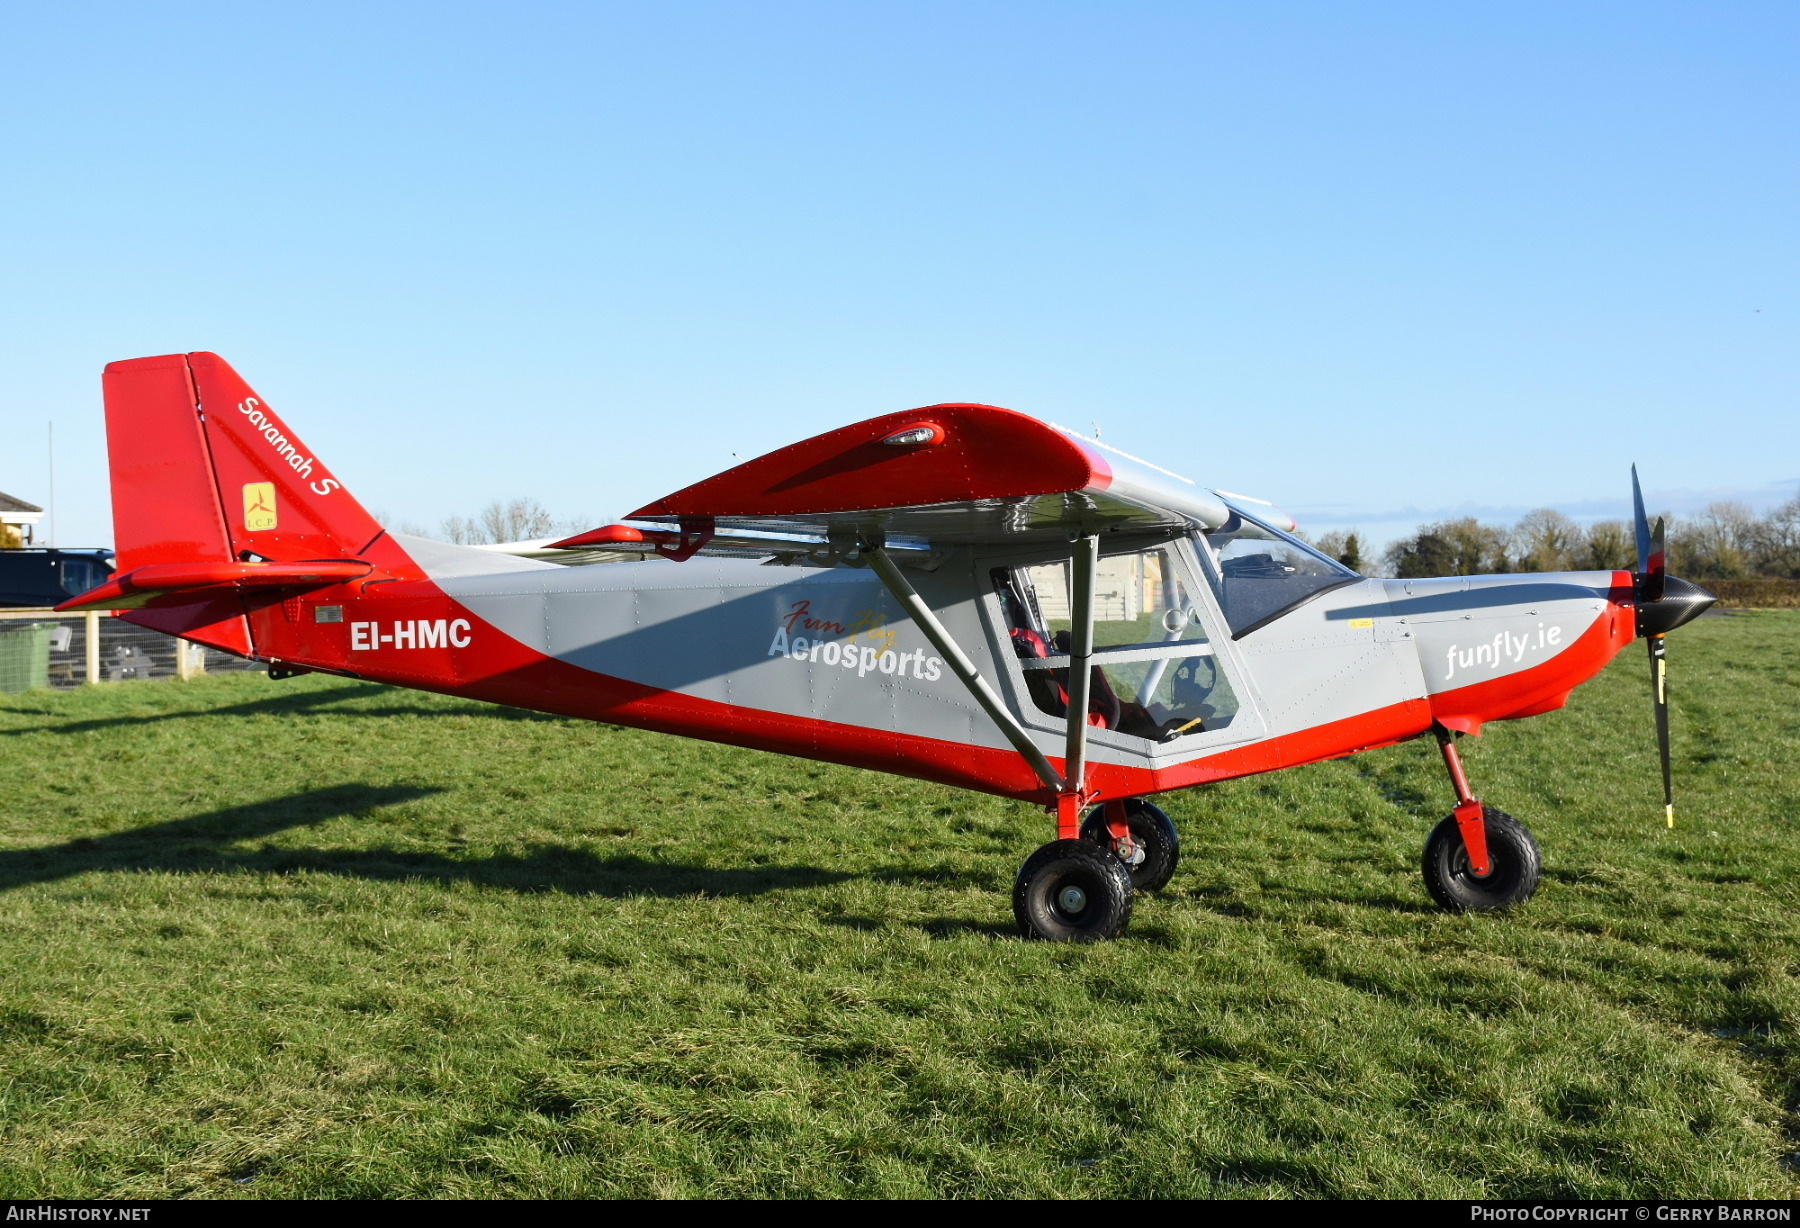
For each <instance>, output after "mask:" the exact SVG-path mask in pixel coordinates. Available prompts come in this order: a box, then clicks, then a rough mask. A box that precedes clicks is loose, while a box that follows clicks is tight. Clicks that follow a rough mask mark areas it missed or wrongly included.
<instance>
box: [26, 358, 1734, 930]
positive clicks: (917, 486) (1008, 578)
mask: <svg viewBox="0 0 1800 1228" xmlns="http://www.w3.org/2000/svg"><path fill="white" fill-rule="evenodd" d="M105 391H106V420H107V439H108V447H109V452H110V457H111V465H112V487H113V518H114V525H115V531H116V544H117V549H118V571H117V572H116V573H115V575H114V577H113V578H112V579H111V580H110V581H109V582H107V583H106V584H104V585H102V586H101V587H100V588H97V589H94V590H92V591H90V592H88V593H85V594H83V595H81V596H80V597H77V598H75V599H73V600H71V601H68V602H65V603H64V604H63V605H62V606H60V607H58V608H60V609H69V610H76V609H117V610H122V611H124V613H123V617H125V618H127V619H129V620H130V621H132V622H135V623H138V624H140V625H142V626H146V627H153V628H156V629H157V630H161V631H166V632H169V633H171V634H174V635H179V636H182V637H184V638H186V639H189V640H193V641H195V642H198V643H203V644H207V645H209V646H211V647H214V648H219V649H224V650H226V651H229V652H234V653H239V654H241V655H243V656H246V657H251V658H254V659H257V660H260V661H266V662H268V663H269V667H270V673H271V675H272V676H276V677H280V676H283V675H284V674H290V673H297V672H302V671H308V670H314V671H319V672H324V673H331V674H339V675H343V676H346V677H354V678H366V679H374V680H378V681H381V682H386V683H392V684H394V685H397V686H407V687H416V688H419V689H422V690H429V691H440V692H444V693H446V694H453V695H464V696H469V697H471V698H475V699H482V700H489V701H492V702H494V703H504V704H512V705H516V706H518V707H523V708H531V709H536V710H538V711H543V712H554V713H559V714H562V715H566V716H577V717H585V718H589V719H592V720H598V721H606V722H610V723H614V724H619V725H632V726H638V727H641V728H645V729H655V730H660V731H662V732H665V733H674V734H681V735H684V736H687V737H695V738H705V739H708V740H711V741H716V742H727V743H732V744H734V745H738V746H748V747H754V748H756V749H759V750H769V751H778V752H781V753H784V754H790V755H799V756H802V757H806V758H813V759H825V760H830V761H832V762H836V763H845V764H851V765H854V766H858V767H866V768H875V769H879V770H882V771H888V772H895V773H899V774H901V775H906V776H916V777H921V778H924V779H927V780H935V781H941V782H943V783H946V784H952V785H958V786H961V787H963V788H968V789H978V790H982V791H985V792H988V793H995V794H1000V795H1002V796H1006V797H1014V798H1019V799H1021V800H1025V801H1030V802H1036V803H1040V804H1042V805H1044V806H1045V807H1047V808H1048V809H1049V810H1050V811H1051V812H1052V813H1053V814H1054V815H1055V822H1056V835H1057V838H1056V839H1055V840H1054V841H1052V842H1051V843H1049V844H1046V845H1044V846H1043V847H1042V848H1040V849H1038V850H1037V852H1035V853H1034V854H1032V856H1031V857H1030V858H1029V859H1027V861H1026V862H1025V865H1024V868H1023V869H1021V870H1020V872H1019V876H1018V880H1017V882H1016V884H1015V888H1014V893H1013V906H1014V912H1015V914H1016V916H1017V918H1018V922H1019V927H1020V930H1021V931H1022V932H1023V933H1024V934H1026V935H1027V936H1031V937H1038V938H1048V939H1064V940H1067V939H1076V940H1080V939H1093V938H1110V937H1116V936H1117V935H1119V934H1121V933H1123V932H1124V930H1125V928H1126V925H1127V924H1128V922H1129V920H1130V916H1131V904H1132V896H1133V892H1134V891H1136V890H1155V889H1157V888H1160V887H1161V886H1162V885H1163V884H1164V883H1166V882H1167V881H1168V879H1169V876H1170V875H1171V874H1172V873H1173V872H1174V870H1175V865H1176V860H1177V858H1178V856H1179V842H1178V837H1177V834H1176V831H1175V829H1174V827H1173V825H1172V824H1171V823H1170V822H1169V819H1168V817H1167V816H1166V815H1165V814H1163V812H1162V811H1161V810H1160V809H1158V808H1157V807H1156V806H1154V805H1152V804H1151V803H1150V802H1148V801H1147V800H1145V799H1146V798H1147V797H1149V796H1151V795H1154V794H1157V793H1161V792H1166V791H1168V790H1172V789H1182V788H1188V787H1191V786H1194V785H1202V784H1207V783H1209V782H1212V781H1217V780H1226V779H1230V778H1232V777H1237V776H1245V775H1250V774H1252V773H1256V772H1268V771H1273V770H1276V769H1278V768H1285V767H1293V766H1295V765H1298V764H1303V763H1312V762H1315V761H1318V760H1321V759H1329V758H1333V757H1336V756H1341V755H1347V754H1353V753H1356V752H1358V751H1364V750H1370V749H1372V748H1375V747H1380V746H1389V745H1392V744H1394V743H1397V742H1402V741H1405V740H1407V739H1410V738H1416V737H1420V736H1422V735H1426V734H1431V735H1435V737H1436V738H1437V741H1438V744H1439V746H1440V747H1441V749H1442V753H1443V757H1444V762H1445V764H1446V766H1447V767H1448V769H1449V773H1450V779H1451V782H1452V784H1453V785H1454V788H1455V792H1456V805H1455V808H1454V810H1453V812H1452V814H1451V815H1450V816H1449V817H1447V818H1446V819H1445V820H1444V821H1443V822H1442V823H1440V824H1439V825H1438V826H1437V828H1436V829H1435V830H1434V831H1433V832H1432V833H1431V835H1430V837H1429V838H1428V840H1427V842H1426V848H1425V858H1424V869H1425V879H1426V885H1427V887H1428V888H1429V890H1430V892H1431V894H1432V895H1433V896H1434V897H1435V898H1436V899H1437V900H1438V902H1439V903H1440V904H1442V905H1444V906H1445V907H1447V908H1452V909H1488V908H1501V907H1505V906H1507V905H1510V904H1515V903H1518V902H1521V901H1523V900H1525V899H1527V898H1529V897H1530V895H1531V893H1532V891H1533V890H1534V889H1535V887H1536V885H1537V881H1538V874H1539V857H1538V849H1537V845H1536V843H1535V842H1534V841H1533V839H1532V837H1531V834H1530V833H1529V832H1528V831H1527V830H1526V829H1525V827H1524V826H1523V825H1522V824H1520V823H1519V822H1518V821H1517V820H1515V819H1513V818H1512V817H1510V816H1508V815H1506V814H1504V813H1503V812H1501V811H1499V810H1497V809H1494V808H1493V807H1490V806H1486V805H1484V804H1483V803H1482V802H1481V801H1480V800H1478V799H1477V798H1476V797H1475V796H1474V795H1473V794H1472V792H1471V791H1470V788H1469V785H1468V782H1467V780H1466V778H1465V777H1464V775H1463V771H1462V767H1461V764H1460V762H1459V760H1458V758H1457V752H1456V746H1455V737H1456V735H1458V734H1462V733H1477V732H1479V731H1480V729H1481V726H1482V724H1483V723H1484V722H1486V721H1495V720H1510V719H1514V718H1517V717H1524V716H1533V715H1536V714H1538V713H1542V712H1549V711H1552V710H1554V709H1556V708H1559V707H1561V706H1562V705H1563V703H1564V702H1565V701H1566V700H1567V699H1568V696H1569V692H1570V691H1571V690H1572V689H1573V688H1574V687H1576V686H1577V685H1579V684H1580V683H1582V682H1584V681H1586V680H1587V679H1589V678H1591V677H1593V676H1594V674H1595V673H1597V672H1598V671H1599V670H1600V669H1601V667H1602V666H1604V665H1605V664H1606V663H1607V661H1609V660H1610V659H1611V658H1612V657H1613V656H1614V654H1616V653H1617V652H1618V651H1619V650H1620V649H1621V648H1623V647H1624V646H1625V645H1626V644H1627V643H1629V642H1630V641H1631V640H1633V639H1634V638H1637V637H1640V636H1641V637H1647V638H1648V639H1649V641H1650V645H1651V656H1652V661H1653V666H1654V670H1655V679H1656V688H1657V708H1656V712H1657V723H1658V728H1659V733H1660V734H1661V741H1662V747H1663V773H1664V785H1665V790H1667V787H1668V780H1669V776H1668V772H1669V769H1668V730H1667V704H1666V695H1665V693H1664V688H1663V677H1664V672H1663V671H1664V666H1663V659H1662V643H1663V641H1662V636H1663V635H1664V634H1665V633H1666V632H1668V631H1670V630H1672V629H1673V628H1674V627H1676V626H1679V625H1680V624H1682V623H1684V622H1686V621H1688V620H1689V619H1691V618H1693V617H1694V616H1695V615H1697V614H1699V613H1700V612H1701V611H1702V610H1703V609H1705V608H1706V606H1708V605H1710V604H1711V603H1712V600H1713V599H1712V597H1711V595H1710V594H1707V593H1705V592H1704V591H1703V590H1700V589H1698V588H1695V587H1694V586H1692V585H1689V584H1686V583H1684V582H1683V581H1680V580H1676V579H1673V578H1666V577H1665V576H1664V572H1663V556H1662V548H1661V525H1660V524H1658V526H1657V529H1656V532H1655V533H1654V534H1653V533H1652V532H1651V530H1650V528H1649V524H1648V521H1647V519H1646V517H1645V515H1644V512H1643V505H1642V499H1641V498H1640V499H1639V500H1638V506H1637V526H1638V548H1639V556H1640V565H1639V568H1638V571H1637V572H1636V573H1632V572H1625V571H1598V572H1568V573H1556V574H1534V575H1520V576H1459V577H1450V578H1445V579H1432V580H1378V579H1366V578H1364V577H1362V576H1359V575H1357V574H1355V573H1354V572H1352V571H1350V570H1349V569H1347V568H1345V567H1343V566H1341V565H1340V564H1338V563H1337V562H1335V561H1333V560H1332V559H1329V558H1327V557H1325V556H1324V555H1321V554H1319V553H1318V552H1316V551H1315V550H1313V549H1312V548H1311V547H1309V546H1307V545H1306V544H1304V543H1303V542H1301V541H1300V540H1298V539H1297V538H1295V537H1293V536H1291V535H1290V534H1289V532H1288V530H1292V529H1293V527H1294V526H1293V524H1292V522H1291V521H1289V520H1288V519H1287V518H1286V517H1285V516H1284V515H1282V514H1281V513H1279V512H1277V511H1275V510H1274V509H1273V508H1271V507H1269V506H1268V505H1266V504H1262V503H1260V502H1258V501H1255V500H1250V499H1246V498H1244V497H1242V496H1237V495H1232V494H1229V493H1226V492H1221V491H1214V490H1209V489H1206V488H1204V487H1201V486H1198V485H1195V484H1194V483H1192V482H1190V481H1188V480H1187V479H1185V478H1182V477H1179V476H1178V475H1175V474H1172V473H1169V472H1168V471H1166V470H1162V469H1159V468H1157V467H1156V466H1154V465H1150V464H1148V463H1146V462H1143V461H1139V460H1137V459H1135V458H1132V457H1129V456H1126V455H1125V454H1123V453H1119V452H1116V451H1114V450H1112V449H1109V448H1105V447H1104V446H1102V445H1100V444H1098V443H1097V441H1094V440H1089V439H1085V438H1083V437H1081V436H1079V435H1076V434H1074V433H1072V432H1069V431H1067V430H1064V429H1062V428H1059V427H1055V426H1052V425H1050V424H1047V423H1044V422H1041V421H1038V420H1037V419H1035V418H1030V417H1027V416H1026V415H1024V414H1019V413H1014V412H1012V411H1010V410H1005V409H997V408H995V407H993V406H987V405H965V404H951V405H932V406H928V407H926V408H923V409H915V410H907V411H906V412H904V413H897V414H889V415H886V416H884V417H880V418H873V419H870V420H868V421H866V422H859V423H857V424H855V425H853V426H847V427H844V428H843V429H841V430H837V431H832V432H830V433H828V434H824V435H819V436H816V437H814V438H812V439H807V440H803V441H802V442H800V443H797V444H794V445H792V446H791V447H787V448H783V449H781V450H780V451H777V452H772V453H770V454H768V455H766V456H762V457H758V458H757V459H755V460H752V461H749V462H747V463H745V464H742V465H739V466H737V467H736V468H734V469H730V470H727V471H725V472H724V473H720V474H717V475H716V476H714V477H710V478H707V479H706V480H705V481H702V482H698V483H696V484H694V485H692V486H689V487H687V488H686V489H683V490H679V491H676V492H675V493H674V494H671V495H669V496H667V497H666V498H662V499H659V500H657V501H656V502H654V503H652V504H650V505H649V506H647V507H644V508H641V509H639V510H638V511H637V512H635V513H633V514H632V515H631V516H630V517H629V518H628V519H629V521H630V523H626V524H615V525H608V526H605V527H603V528H599V529H596V530H594V531H592V532H589V533H583V534H580V535H578V536H576V537H572V538H569V539H567V540H564V541H561V542H557V543H553V545H554V547H555V548H557V549H567V550H590V551H591V550H596V549H598V550H605V551H612V552H620V551H623V552H626V553H638V554H642V555H644V556H646V557H645V558H644V560H643V561H639V562H627V563H618V564H614V565H609V566H595V567H564V566H558V565H556V564H552V563H547V562H543V561H541V560H538V559H533V558H526V557H512V556H508V555H505V554H496V553H495V552H493V551H491V550H483V549H478V548H472V547H464V546H453V545H448V544H446V543H443V542H437V541H429V540H426V539H423V538H414V537H407V536H403V535H400V534H395V533H390V532H388V531H386V530H385V529H383V528H382V527H381V526H380V525H378V524H377V523H375V521H374V520H373V519H372V518H371V517H370V516H369V514H368V513H367V512H366V511H364V510H363V508H362V507H361V506H360V505H359V504H358V503H357V502H356V500H355V499H354V498H353V497H352V496H351V494H350V492H349V491H348V490H346V489H345V488H344V486H343V483H342V482H341V481H340V480H339V479H338V478H336V477H335V476H333V474H332V471H331V469H330V468H329V467H328V466H327V465H326V464H325V463H324V462H323V461H321V460H320V459H319V458H318V457H317V456H315V455H313V453H312V452H311V451H310V450H309V449H308V448H307V447H306V446H305V444H303V443H302V442H301V441H300V438H299V436H297V435H296V434H295V433H294V432H293V431H292V430H290V429H289V428H288V427H287V425H286V424H285V423H284V422H283V421H282V420H281V419H280V418H279V417H278V416H277V415H276V414H275V412H274V411H273V410H271V409H270V408H269V406H268V404H267V403H266V402H265V401H264V400H263V399H262V398H261V397H259V396H258V395H257V394H256V393H255V392H254V391H253V390H252V389H251V388H250V387H249V385H247V384H245V383H244V381H243V380H242V379H241V378H240V377H239V376H238V374H237V373H236V372H235V371H233V370H232V369H231V367H229V366H228V365H226V363H225V362H224V361H223V360H222V359H220V358H219V357H217V356H216V355H213V354H205V353H196V354H172V355H165V356H162V357H156V358H139V359H133V360H131V361H128V362H117V363H113V364H112V365H110V366H108V367H107V369H106V375H105ZM1635 482H1636V478H1635V474H1634V477H1633V483H1634V487H1635ZM1671 804H1672V802H1671ZM1670 813H1671V814H1672V813H1673V812H1672V809H1671V811H1670Z"/></svg>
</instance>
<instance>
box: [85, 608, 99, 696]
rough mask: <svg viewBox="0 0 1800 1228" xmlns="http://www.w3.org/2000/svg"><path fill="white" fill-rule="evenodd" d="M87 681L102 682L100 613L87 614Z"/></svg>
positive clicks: (90, 611)
mask: <svg viewBox="0 0 1800 1228" xmlns="http://www.w3.org/2000/svg"><path fill="white" fill-rule="evenodd" d="M87 680H88V681H89V682H90V683H95V682H99V681H100V611H99V610H89V611H88V612H87Z"/></svg>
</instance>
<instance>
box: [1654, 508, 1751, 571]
mask: <svg viewBox="0 0 1800 1228" xmlns="http://www.w3.org/2000/svg"><path fill="white" fill-rule="evenodd" d="M1759 528H1760V522H1759V521H1758V520H1757V518H1756V513H1754V512H1752V511H1751V510H1750V509H1749V508H1747V507H1745V506H1744V505H1743V504H1742V503H1711V504H1708V505H1707V508H1706V510H1705V511H1703V512H1701V513H1700V514H1699V515H1698V516H1696V517H1694V518H1693V519H1692V520H1677V521H1674V522H1673V523H1671V524H1670V526H1669V570H1670V571H1673V572H1676V573H1677V574H1679V575H1683V576H1691V577H1693V578H1695V579H1714V580H1728V579H1731V578H1733V577H1735V576H1743V575H1748V574H1749V572H1750V560H1751V557H1752V555H1753V554H1754V553H1755V551H1756V538H1757V535H1758V530H1759Z"/></svg>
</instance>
